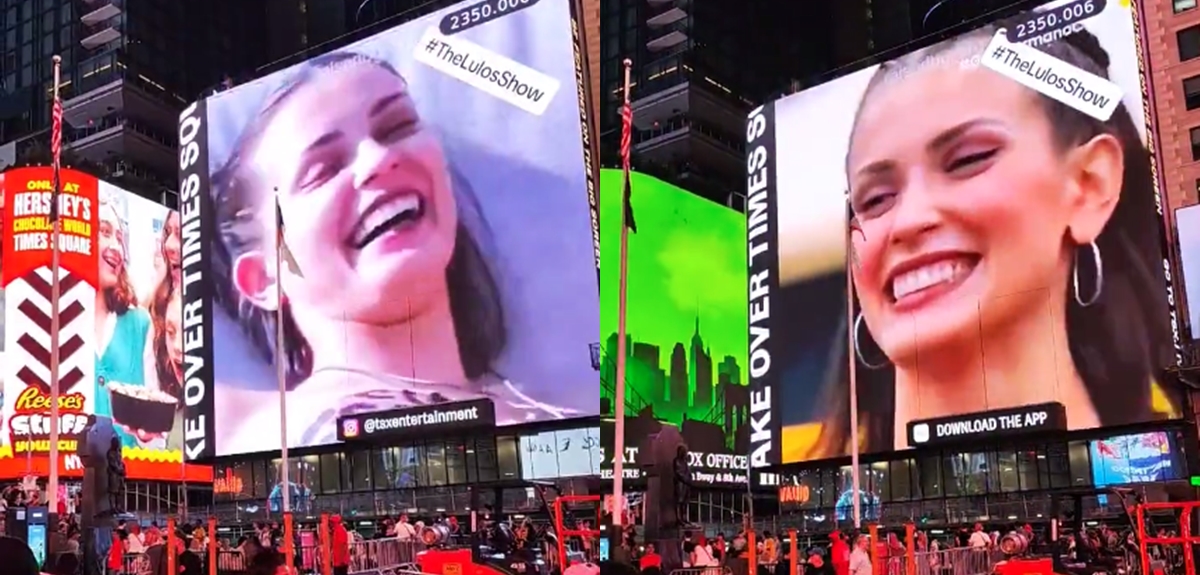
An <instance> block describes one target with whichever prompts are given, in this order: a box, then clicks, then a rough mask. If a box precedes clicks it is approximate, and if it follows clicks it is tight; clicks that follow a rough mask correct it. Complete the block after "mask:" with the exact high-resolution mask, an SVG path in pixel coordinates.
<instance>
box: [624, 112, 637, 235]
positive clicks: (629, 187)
mask: <svg viewBox="0 0 1200 575" xmlns="http://www.w3.org/2000/svg"><path fill="white" fill-rule="evenodd" d="M632 145H633V107H632V106H630V105H629V102H626V103H625V105H624V106H621V167H622V168H623V169H624V171H625V190H624V194H623V195H622V199H621V201H622V203H623V204H624V209H625V227H627V228H629V231H631V232H634V233H637V222H635V221H634V219H633V183H632V182H631V181H630V179H629V172H630V169H629V154H630V152H631V148H632Z"/></svg>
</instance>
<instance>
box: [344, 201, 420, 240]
mask: <svg viewBox="0 0 1200 575" xmlns="http://www.w3.org/2000/svg"><path fill="white" fill-rule="evenodd" d="M420 208H421V197H420V196H418V195H416V194H404V195H402V196H396V197H395V198H393V199H391V200H389V201H388V202H387V203H386V204H384V205H382V206H379V207H378V208H376V209H374V210H372V211H371V213H369V214H367V215H366V217H364V218H363V220H362V225H361V226H360V227H359V229H360V233H361V234H364V235H365V234H369V233H371V231H373V230H374V229H375V228H378V227H380V226H383V225H386V224H387V223H388V222H389V221H390V220H393V219H394V218H396V217H397V216H400V215H407V216H408V217H412V216H414V215H416V213H417V210H419V209H420Z"/></svg>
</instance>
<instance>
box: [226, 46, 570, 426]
mask: <svg viewBox="0 0 1200 575" xmlns="http://www.w3.org/2000/svg"><path fill="white" fill-rule="evenodd" d="M214 190H215V198H214V201H215V204H216V205H215V210H216V214H217V221H218V222H219V224H218V225H219V227H220V234H221V238H222V241H221V242H219V243H220V246H219V253H218V254H217V258H216V259H217V260H218V263H217V265H216V273H217V274H218V275H222V274H224V275H226V276H227V277H226V278H223V280H222V281H221V282H220V283H221V284H222V285H226V286H229V287H231V288H233V289H234V290H235V292H234V293H229V294H225V295H224V296H223V297H222V299H223V300H224V301H225V302H228V303H229V304H230V305H229V307H230V308H232V311H234V312H235V314H236V317H237V319H238V320H239V322H240V323H241V324H242V326H243V327H244V328H245V329H246V330H247V332H248V333H249V335H250V337H251V339H252V340H253V342H254V343H255V344H257V345H258V346H259V347H260V348H261V350H262V352H263V354H264V355H266V356H267V357H268V358H270V357H271V356H272V355H273V351H272V350H273V348H274V344H273V339H274V333H275V318H276V317H277V314H276V309H278V307H279V306H280V305H282V306H283V314H282V315H283V321H284V326H283V327H284V333H285V344H286V357H285V358H284V361H285V367H286V369H287V382H288V386H289V387H290V388H292V389H293V391H292V393H291V394H290V395H289V397H290V398H296V399H300V398H303V400H302V401H292V402H291V403H290V405H289V413H296V416H295V417H296V418H297V419H295V420H294V421H303V422H305V425H304V426H295V428H294V429H295V431H289V433H293V434H294V435H295V437H293V438H292V441H295V442H298V443H297V444H300V445H310V444H313V443H317V442H324V441H331V440H333V439H334V434H335V429H334V427H335V425H334V424H335V422H336V419H337V418H338V417H339V416H342V415H347V414H350V413H359V412H370V411H380V410H384V409H392V408H397V407H405V406H415V405H426V404H436V403H443V402H447V401H458V400H467V399H474V398H479V397H487V398H491V399H493V400H494V401H495V404H496V417H497V420H498V421H500V422H502V423H503V422H519V421H525V420H529V419H545V418H562V417H566V416H568V415H570V414H571V412H570V410H567V409H562V408H558V407H555V406H551V405H547V404H544V403H541V402H539V401H537V400H535V399H533V398H530V397H528V396H526V395H525V394H523V393H521V392H520V391H519V390H518V389H517V388H516V387H515V386H514V385H513V384H512V383H511V382H509V381H508V380H507V379H505V378H504V377H503V376H502V375H501V374H498V373H497V372H496V369H495V363H496V361H497V359H498V358H499V356H500V354H501V352H502V351H503V349H504V347H505V344H506V341H507V332H506V330H507V325H506V322H505V315H504V309H503V306H502V303H501V297H500V293H499V289H498V285H497V282H496V280H495V278H494V277H493V275H492V270H491V269H489V266H488V261H487V259H486V258H485V255H484V250H483V248H482V247H481V244H480V242H479V240H480V237H481V236H476V235H475V234H476V233H479V232H484V231H486V226H485V225H483V224H482V218H481V216H480V215H479V214H478V206H477V205H476V204H475V203H474V197H473V194H472V192H471V190H470V189H469V188H468V186H467V184H466V182H465V181H464V180H463V179H462V178H460V177H458V175H457V174H456V173H455V172H454V170H453V169H452V167H451V165H450V163H449V159H448V158H447V154H446V152H445V150H444V149H443V147H442V144H441V142H440V141H439V138H438V137H437V135H436V134H435V129H434V128H433V126H431V125H429V124H428V123H427V122H426V121H425V120H424V119H423V118H422V117H421V116H420V114H419V113H418V111H417V106H416V103H415V102H414V101H413V97H412V94H411V92H410V91H409V86H408V83H407V81H406V80H405V79H404V78H403V77H402V76H401V75H400V74H399V73H398V72H397V71H396V70H395V69H394V68H393V67H392V66H391V65H390V64H389V63H387V62H384V61H382V60H378V59H375V58H371V57H368V56H364V55H361V54H355V53H347V52H337V53H333V54H329V55H326V56H322V57H318V58H316V59H314V60H312V61H311V62H309V63H307V64H304V65H302V68H301V69H300V70H299V71H298V72H297V73H295V75H294V76H293V77H292V78H291V79H290V80H289V81H287V82H286V83H285V84H284V85H283V87H281V88H280V89H278V90H277V91H276V92H275V93H274V94H273V95H271V96H270V97H269V98H268V99H267V101H266V104H265V106H264V107H263V109H262V110H261V112H260V113H259V114H258V115H257V116H255V119H254V120H252V121H251V123H250V125H249V126H247V127H246V128H245V129H244V130H243V132H242V134H241V136H240V139H239V140H238V142H237V143H236V147H235V149H234V152H233V154H232V155H231V157H230V158H229V160H228V161H227V162H226V163H225V164H224V165H223V166H222V167H221V168H220V169H219V170H218V171H217V173H215V174H214ZM276 198H278V203H279V206H280V211H281V214H282V219H283V221H284V222H286V224H287V229H286V234H285V241H286V242H287V248H288V251H289V252H290V254H291V258H292V261H294V263H295V265H294V266H292V265H291V264H290V263H289V264H287V265H284V266H283V268H284V269H282V270H280V273H279V275H280V276H282V277H279V276H277V274H276V265H275V262H276V256H275V253H276V246H275V239H274V236H275V218H276V214H275V211H276V210H275V202H276ZM472 218H474V219H475V220H476V223H478V224H479V225H475V226H472V227H468V225H467V222H468V220H471V219H472ZM293 267H294V268H296V269H292V268H293ZM279 280H282V282H283V294H284V296H283V301H282V302H279V301H276V283H275V282H276V281H279ZM223 393H229V392H226V391H223ZM264 393H272V392H269V391H266V392H264ZM239 402H240V400H239ZM262 405H263V409H262V410H260V411H259V412H258V413H252V414H250V417H248V418H247V423H246V425H245V426H244V427H243V429H244V431H243V432H241V433H251V434H259V433H261V430H262V429H264V427H263V425H265V424H266V421H264V419H266V418H271V417H276V418H277V417H278V409H277V408H275V407H270V402H269V401H264V402H262ZM234 433H239V432H237V431H235V432H234ZM235 443H236V441H235Z"/></svg>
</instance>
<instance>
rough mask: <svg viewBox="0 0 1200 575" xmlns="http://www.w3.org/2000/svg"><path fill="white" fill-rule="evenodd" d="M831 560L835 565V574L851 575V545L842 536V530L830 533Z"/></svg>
mask: <svg viewBox="0 0 1200 575" xmlns="http://www.w3.org/2000/svg"><path fill="white" fill-rule="evenodd" d="M829 539H830V541H831V544H830V545H829V559H830V560H829V562H830V563H831V564H832V565H833V572H834V574H835V575H850V546H849V545H848V544H846V540H845V539H843V538H842V534H841V532H838V531H834V532H833V533H830V534H829Z"/></svg>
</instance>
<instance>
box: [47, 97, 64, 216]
mask: <svg viewBox="0 0 1200 575" xmlns="http://www.w3.org/2000/svg"><path fill="white" fill-rule="evenodd" d="M62 130H63V107H62V100H61V99H59V98H58V96H55V97H54V107H53V108H52V109H51V112H50V156H51V158H52V159H53V160H52V161H53V165H54V190H53V191H52V192H51V196H52V197H51V198H50V221H51V222H52V223H53V222H57V221H58V188H59V185H58V184H59V173H58V172H59V168H60V167H61V166H62Z"/></svg>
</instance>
